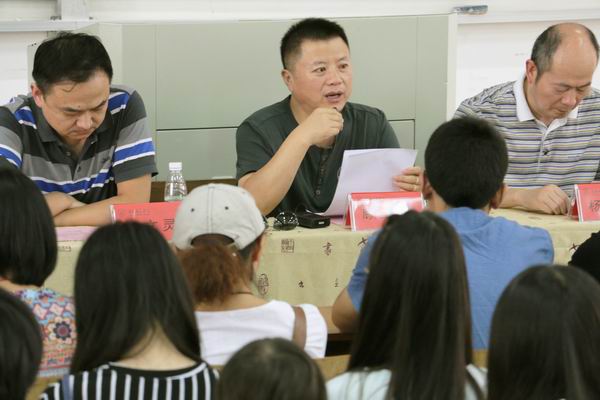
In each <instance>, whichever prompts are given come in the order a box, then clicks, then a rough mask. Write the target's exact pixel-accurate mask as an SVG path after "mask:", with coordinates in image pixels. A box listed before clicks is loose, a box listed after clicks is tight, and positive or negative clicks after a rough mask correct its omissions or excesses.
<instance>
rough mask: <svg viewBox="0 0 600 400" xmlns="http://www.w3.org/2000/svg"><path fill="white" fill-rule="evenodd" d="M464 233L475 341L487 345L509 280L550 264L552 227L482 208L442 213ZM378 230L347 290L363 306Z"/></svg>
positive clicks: (463, 240) (477, 344) (356, 267)
mask: <svg viewBox="0 0 600 400" xmlns="http://www.w3.org/2000/svg"><path fill="white" fill-rule="evenodd" d="M440 216H442V217H443V218H445V219H446V220H447V221H448V222H450V224H452V226H454V229H456V231H457V233H458V235H459V236H460V240H461V243H462V245H463V250H464V253H465V260H466V264H467V277H468V281H469V292H470V299H471V318H472V327H473V328H472V334H473V347H474V348H475V349H486V348H487V347H488V342H489V336H490V325H491V320H492V314H493V312H494V308H495V307H496V302H497V301H498V298H499V297H500V295H501V294H502V291H503V290H504V288H505V287H506V286H507V285H508V283H509V282H510V281H511V280H512V278H514V277H515V276H516V275H517V274H519V273H520V272H521V271H523V270H524V269H526V268H528V267H530V266H532V265H537V264H550V263H552V262H553V260H554V248H553V246H552V240H551V239H550V235H549V234H548V232H547V231H546V230H544V229H541V228H532V227H526V226H522V225H519V224H518V223H516V222H514V221H510V220H507V219H506V218H503V217H490V216H489V215H488V214H486V213H485V212H483V211H481V210H474V209H471V208H466V207H460V208H452V209H450V210H448V211H445V212H443V213H441V214H440ZM378 234H379V232H375V233H374V234H373V235H372V236H371V237H370V238H369V240H368V242H367V245H366V246H365V248H364V249H363V251H362V252H361V254H360V256H359V257H358V261H357V262H356V266H355V267H354V270H353V272H352V277H351V278H350V283H349V284H348V293H349V294H350V298H351V300H352V304H353V305H354V307H355V308H356V309H357V310H360V304H361V303H362V298H363V293H364V289H365V284H366V282H367V276H368V271H367V265H368V262H369V256H370V253H371V250H372V249H373V244H374V243H375V241H376V239H377V236H378Z"/></svg>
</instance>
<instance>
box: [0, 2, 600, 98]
mask: <svg viewBox="0 0 600 400" xmlns="http://www.w3.org/2000/svg"><path fill="white" fill-rule="evenodd" d="M540 2H541V0H488V1H482V0H463V1H451V0H371V1H368V2H367V1H364V0H328V1H325V0H253V1H252V0H87V5H88V10H89V13H90V16H91V17H92V18H93V19H94V20H97V21H149V20H218V19H229V20H231V19H281V18H284V19H289V18H302V17H306V16H315V15H319V16H326V17H344V16H377V15H400V14H423V13H446V12H449V11H450V10H451V8H452V7H454V6H458V5H475V4H482V3H483V4H487V5H488V6H489V13H488V14H489V15H494V14H496V15H508V16H505V17H504V18H508V19H511V18H512V17H511V15H512V16H514V17H515V19H519V18H523V17H522V15H524V14H527V15H536V14H537V11H536V7H539V3H540ZM567 4H568V6H569V9H568V11H569V13H570V15H582V16H585V15H586V14H589V11H590V10H594V9H595V10H598V15H599V17H598V19H595V20H586V21H582V22H584V23H585V24H586V25H588V26H589V27H590V28H591V29H592V30H594V31H595V33H596V35H597V36H598V37H600V0H572V1H569V2H568V3H567V2H566V1H565V0H544V2H543V5H544V11H540V13H542V12H548V10H564V9H565V7H566V5H567ZM55 14H56V4H55V1H53V0H0V28H1V26H2V21H15V20H20V21H24V20H48V19H49V18H50V17H51V16H52V15H55ZM559 14H560V12H559ZM469 18H470V19H473V20H477V18H479V17H477V16H474V17H469ZM550 24H551V22H519V23H487V24H477V23H476V24H461V25H459V28H458V37H457V76H456V101H457V104H458V102H460V100H462V99H464V98H466V97H468V96H471V95H473V94H476V93H477V92H479V91H480V90H481V89H483V88H485V87H487V86H491V85H493V84H496V83H500V82H504V81H508V80H513V79H516V78H517V77H518V76H519V75H520V74H521V73H522V71H523V66H524V63H525V60H526V59H527V57H528V55H529V53H530V51H531V46H532V44H533V41H534V39H535V37H536V36H537V35H538V34H539V33H540V32H542V30H543V29H544V28H545V27H547V26H548V25H550ZM45 36H46V35H45V33H43V32H34V33H31V32H29V33H0V104H2V103H5V102H6V101H8V100H9V99H10V97H12V96H13V95H15V94H17V93H24V92H26V91H27V90H28V88H27V55H26V51H25V48H26V45H27V44H29V43H33V42H36V41H39V40H43V38H44V37H45ZM273 51H277V49H273ZM594 84H595V86H596V87H600V74H596V76H595V79H594Z"/></svg>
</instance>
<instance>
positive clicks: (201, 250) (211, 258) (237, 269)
mask: <svg viewBox="0 0 600 400" xmlns="http://www.w3.org/2000/svg"><path fill="white" fill-rule="evenodd" d="M178 258H179V261H180V263H181V265H182V267H183V271H184V272H185V274H186V276H187V278H188V282H189V285H190V289H191V291H192V295H193V296H194V301H195V302H196V304H198V303H205V302H207V303H210V302H221V303H222V302H223V301H225V300H226V299H227V297H229V296H230V295H231V294H232V293H233V292H234V290H235V288H236V286H237V285H239V283H240V281H245V280H252V268H251V267H249V265H248V264H249V263H248V262H247V261H246V260H244V259H243V257H241V256H240V254H239V253H238V252H237V251H236V250H235V249H234V248H233V247H230V246H226V245H224V244H221V243H218V242H217V241H214V240H209V241H197V240H196V241H195V242H194V247H192V248H190V249H188V250H184V251H182V252H180V253H179V254H178Z"/></svg>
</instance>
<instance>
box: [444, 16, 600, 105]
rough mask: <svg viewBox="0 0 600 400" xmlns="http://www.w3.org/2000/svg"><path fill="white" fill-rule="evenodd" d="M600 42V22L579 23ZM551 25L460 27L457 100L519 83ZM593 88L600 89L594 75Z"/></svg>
mask: <svg viewBox="0 0 600 400" xmlns="http://www.w3.org/2000/svg"><path fill="white" fill-rule="evenodd" d="M581 22H582V23H584V24H585V25H586V26H587V27H588V28H590V29H591V30H592V31H593V32H594V33H595V35H596V37H597V38H598V39H599V40H600V20H587V21H581ZM549 25H552V22H521V23H503V24H473V25H471V24H469V25H459V28H458V37H457V54H456V60H457V65H456V100H457V105H458V104H459V103H460V101H462V100H463V99H465V98H467V97H470V96H473V95H475V94H477V93H479V92H480V91H481V89H483V88H486V87H489V86H492V85H495V84H497V83H502V82H507V81H512V80H516V79H518V78H519V77H520V76H522V74H524V71H525V61H526V60H527V59H528V58H529V56H530V55H531V48H532V47H533V42H534V41H535V38H536V37H537V36H538V35H539V34H540V33H541V32H542V31H543V30H544V29H546V28H547V27H548V26H549ZM593 85H594V86H595V87H597V88H600V73H599V72H598V71H596V74H595V75H594V79H593Z"/></svg>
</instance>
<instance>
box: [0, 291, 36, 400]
mask: <svg viewBox="0 0 600 400" xmlns="http://www.w3.org/2000/svg"><path fill="white" fill-rule="evenodd" d="M0 320H2V323H1V324H0V399H25V396H26V394H27V391H28V390H29V387H30V386H31V385H32V384H33V382H34V381H35V377H36V375H37V372H38V369H39V366H40V362H41V361H42V332H41V330H40V326H39V324H38V323H37V321H36V319H35V317H34V316H33V313H32V312H31V310H30V309H29V307H28V306H27V305H26V304H25V303H23V302H22V301H21V300H20V299H19V298H18V297H16V296H15V295H13V294H11V293H8V292H6V291H4V290H2V289H0Z"/></svg>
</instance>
